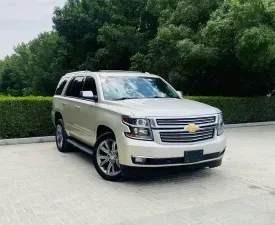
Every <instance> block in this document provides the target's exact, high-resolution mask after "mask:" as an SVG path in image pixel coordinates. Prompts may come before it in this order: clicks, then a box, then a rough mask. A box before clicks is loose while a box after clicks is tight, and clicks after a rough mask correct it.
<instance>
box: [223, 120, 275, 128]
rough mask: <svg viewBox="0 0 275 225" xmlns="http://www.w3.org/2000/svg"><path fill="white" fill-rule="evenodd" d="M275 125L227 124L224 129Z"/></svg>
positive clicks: (274, 122) (271, 123)
mask: <svg viewBox="0 0 275 225" xmlns="http://www.w3.org/2000/svg"><path fill="white" fill-rule="evenodd" d="M271 125H275V121H269V122H257V123H238V124H226V125H224V128H226V129H228V128H238V127H257V126H271Z"/></svg>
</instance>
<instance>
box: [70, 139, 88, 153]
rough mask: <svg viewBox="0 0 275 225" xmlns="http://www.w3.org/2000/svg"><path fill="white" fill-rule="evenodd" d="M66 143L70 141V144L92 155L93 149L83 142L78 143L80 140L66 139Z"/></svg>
mask: <svg viewBox="0 0 275 225" xmlns="http://www.w3.org/2000/svg"><path fill="white" fill-rule="evenodd" d="M68 143H70V144H72V145H73V146H75V147H77V148H79V149H80V150H81V151H83V152H86V153H88V154H90V155H93V150H92V148H90V147H88V146H87V145H85V144H82V143H80V142H78V141H75V140H73V139H68Z"/></svg>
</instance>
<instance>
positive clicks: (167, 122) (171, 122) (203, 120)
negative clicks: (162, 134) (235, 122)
mask: <svg viewBox="0 0 275 225" xmlns="http://www.w3.org/2000/svg"><path fill="white" fill-rule="evenodd" d="M215 120H216V117H215V116H210V117H197V118H177V119H176V118H175V119H157V120H156V121H157V124H158V125H160V126H181V125H188V124H197V125H200V124H208V123H215Z"/></svg>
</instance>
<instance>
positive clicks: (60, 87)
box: [54, 77, 68, 95]
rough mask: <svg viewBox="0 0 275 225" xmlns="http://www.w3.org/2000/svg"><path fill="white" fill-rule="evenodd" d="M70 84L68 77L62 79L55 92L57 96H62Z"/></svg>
mask: <svg viewBox="0 0 275 225" xmlns="http://www.w3.org/2000/svg"><path fill="white" fill-rule="evenodd" d="M67 82H68V78H67V77H63V78H61V80H60V81H59V83H58V85H57V88H56V90H55V93H54V94H55V95H61V93H62V91H63V89H64V87H65V85H66V84H67Z"/></svg>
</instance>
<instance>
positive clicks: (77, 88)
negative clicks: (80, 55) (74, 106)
mask: <svg viewBox="0 0 275 225" xmlns="http://www.w3.org/2000/svg"><path fill="white" fill-rule="evenodd" d="M82 86H83V77H75V78H73V80H72V81H71V83H70V85H69V87H68V90H67V92H66V96H71V97H79V94H80V92H81V91H82Z"/></svg>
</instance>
